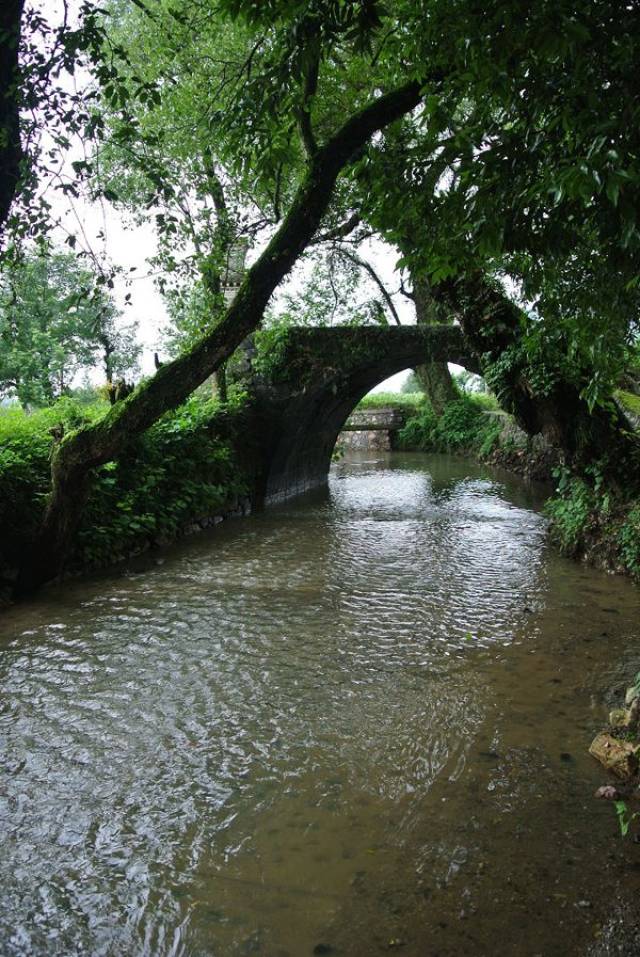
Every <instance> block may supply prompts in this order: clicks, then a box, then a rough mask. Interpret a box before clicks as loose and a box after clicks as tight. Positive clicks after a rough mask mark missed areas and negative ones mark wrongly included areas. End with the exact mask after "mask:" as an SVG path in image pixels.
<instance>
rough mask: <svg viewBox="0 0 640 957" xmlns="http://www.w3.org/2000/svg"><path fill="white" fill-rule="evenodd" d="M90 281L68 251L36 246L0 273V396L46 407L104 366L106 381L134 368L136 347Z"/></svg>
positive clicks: (102, 292)
mask: <svg viewBox="0 0 640 957" xmlns="http://www.w3.org/2000/svg"><path fill="white" fill-rule="evenodd" d="M95 279H96V277H95V276H94V275H93V274H92V273H91V271H90V270H89V269H87V268H85V267H82V266H81V265H80V264H79V262H78V259H77V257H76V256H75V255H74V254H72V253H70V252H59V251H50V250H48V249H46V248H43V247H41V248H40V249H39V250H37V251H35V252H34V253H32V254H31V255H27V256H25V255H24V254H23V255H22V256H20V257H19V258H18V259H17V260H14V261H11V260H9V259H6V260H5V262H4V264H3V269H2V271H1V272H0V396H9V397H11V396H15V397H17V398H18V399H19V401H20V402H21V404H22V405H23V406H26V407H29V406H42V405H50V404H51V403H52V402H54V401H55V400H56V399H57V398H59V397H60V396H61V395H64V394H65V393H67V392H69V391H70V389H71V388H72V385H73V382H74V378H75V377H76V375H77V374H78V373H79V372H81V371H83V370H85V371H86V370H88V369H91V368H94V367H95V366H96V365H97V364H98V363H99V362H100V363H104V368H105V373H106V377H107V380H108V381H109V380H112V379H113V376H114V375H121V376H123V375H126V374H127V373H130V372H131V371H132V370H133V369H134V368H135V366H136V362H137V357H138V355H139V352H140V347H139V346H138V345H137V344H136V342H135V335H134V330H133V329H132V328H131V327H119V325H118V323H117V321H116V319H117V310H116V307H115V304H114V303H113V301H112V300H111V299H110V297H109V296H108V294H107V293H106V291H105V290H104V289H103V288H102V287H100V286H98V285H96V282H95Z"/></svg>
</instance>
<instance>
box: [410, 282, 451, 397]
mask: <svg viewBox="0 0 640 957" xmlns="http://www.w3.org/2000/svg"><path fill="white" fill-rule="evenodd" d="M412 285H413V301H414V304H415V308H416V322H417V324H418V325H419V326H422V325H433V324H434V323H441V322H443V321H446V316H444V315H443V310H442V308H440V307H439V304H438V302H437V300H436V299H435V298H434V297H433V295H432V293H431V289H430V287H429V283H428V282H427V280H426V279H423V278H421V277H418V278H414V279H413V280H412ZM414 371H415V374H416V377H417V379H418V382H419V383H420V385H421V386H422V391H423V392H424V393H425V395H426V396H427V397H428V399H429V402H430V403H431V406H432V408H433V411H434V412H435V413H436V415H438V416H440V415H442V413H443V412H444V410H445V408H446V406H447V405H448V404H449V403H450V402H455V400H456V399H458V398H459V397H460V396H459V394H458V390H457V389H456V386H455V383H454V381H453V379H452V377H451V373H450V372H449V366H448V365H447V363H446V362H425V364H424V365H421V366H416V368H415V370H414Z"/></svg>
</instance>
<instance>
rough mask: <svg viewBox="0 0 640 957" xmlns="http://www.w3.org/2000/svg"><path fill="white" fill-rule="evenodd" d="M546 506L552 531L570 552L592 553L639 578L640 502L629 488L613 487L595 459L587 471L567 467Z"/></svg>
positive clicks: (610, 565)
mask: <svg viewBox="0 0 640 957" xmlns="http://www.w3.org/2000/svg"><path fill="white" fill-rule="evenodd" d="M557 478H558V484H557V488H556V491H555V494H554V495H553V497H552V498H550V499H549V500H548V501H547V503H546V505H545V511H546V513H547V515H548V516H549V517H550V519H551V534H552V537H553V538H554V540H555V541H556V543H557V544H558V545H559V546H560V549H561V550H562V551H563V552H564V553H565V554H566V555H570V556H576V555H581V554H587V555H589V557H590V558H591V559H596V560H597V561H598V562H599V563H600V564H602V565H604V566H605V567H607V568H615V569H617V570H620V571H624V572H626V573H627V574H629V575H632V576H634V577H640V505H639V504H638V499H637V496H634V495H633V494H632V491H630V490H620V489H616V490H612V489H611V488H610V487H608V486H607V485H606V483H605V481H604V480H603V478H602V474H601V472H600V470H599V468H598V465H597V464H595V465H594V466H592V467H591V468H590V469H589V470H588V471H587V474H586V475H584V476H575V475H571V473H570V472H569V471H568V470H567V469H565V470H562V471H561V472H559V473H557Z"/></svg>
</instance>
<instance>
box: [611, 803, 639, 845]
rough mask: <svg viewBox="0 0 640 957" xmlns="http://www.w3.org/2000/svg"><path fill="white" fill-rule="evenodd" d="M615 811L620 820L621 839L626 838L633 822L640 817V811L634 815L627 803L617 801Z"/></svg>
mask: <svg viewBox="0 0 640 957" xmlns="http://www.w3.org/2000/svg"><path fill="white" fill-rule="evenodd" d="M615 809H616V816H617V818H618V826H619V828H620V837H626V836H627V834H628V833H629V828H630V827H631V824H632V823H633V821H634V820H635V819H636V818H637V817H640V811H635V812H634V813H633V814H630V813H629V808H628V807H627V804H626V802H625V801H616V802H615Z"/></svg>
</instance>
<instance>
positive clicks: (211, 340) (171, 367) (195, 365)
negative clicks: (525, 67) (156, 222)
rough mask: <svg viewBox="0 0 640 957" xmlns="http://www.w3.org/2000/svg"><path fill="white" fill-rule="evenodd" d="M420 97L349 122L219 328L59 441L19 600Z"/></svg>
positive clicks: (262, 304) (381, 102)
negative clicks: (102, 478) (366, 155)
mask: <svg viewBox="0 0 640 957" xmlns="http://www.w3.org/2000/svg"><path fill="white" fill-rule="evenodd" d="M420 97H421V84H419V83H417V82H416V81H411V82H409V83H406V84H405V85H404V86H401V87H399V88H398V89H396V90H394V91H392V92H390V93H387V94H385V95H384V96H380V97H378V98H377V99H376V100H374V101H373V102H371V103H370V104H369V105H368V106H366V107H365V108H364V109H362V110H360V111H359V112H358V113H356V114H355V115H353V116H352V117H350V118H349V119H348V120H347V122H346V123H344V124H343V126H342V127H340V129H339V130H338V131H337V132H336V133H335V135H334V136H333V137H332V138H331V139H330V140H329V141H328V142H327V143H326V145H325V146H323V147H321V148H320V149H318V151H317V153H316V155H315V156H314V158H313V160H312V161H311V162H310V163H309V166H308V170H307V174H306V176H305V178H304V180H303V181H302V183H301V184H300V186H299V187H298V190H297V192H296V195H295V197H294V199H293V202H292V204H291V207H290V209H289V211H288V213H287V215H286V216H285V218H284V220H283V221H282V223H281V225H280V228H279V229H278V231H277V232H276V233H275V235H274V236H273V238H272V239H271V242H270V243H269V245H268V246H267V248H266V249H265V250H264V252H263V253H262V255H261V256H260V257H259V258H258V260H257V261H256V262H255V263H254V265H253V266H252V267H251V269H249V270H248V271H247V273H246V275H245V278H244V280H243V282H242V285H241V286H240V289H239V290H238V292H237V294H236V296H235V298H234V299H233V301H232V302H231V304H230V305H229V307H228V308H227V310H226V313H225V314H224V315H223V317H222V319H221V321H220V322H219V323H218V324H216V325H215V326H214V328H213V329H211V330H210V331H209V332H208V333H207V334H206V335H205V336H204V337H203V338H202V339H201V340H200V341H199V342H198V343H197V344H196V345H195V346H194V347H193V348H192V349H191V350H189V351H188V352H185V353H183V354H182V355H180V356H178V358H177V359H174V360H173V361H172V362H168V363H166V365H163V366H162V367H161V368H160V369H158V371H157V372H156V374H155V375H154V376H153V377H152V378H151V379H149V380H148V381H147V382H145V383H143V384H142V385H140V386H138V388H137V389H136V390H135V391H134V392H133V393H132V395H131V396H129V398H128V399H127V400H126V401H124V402H119V403H117V405H115V406H114V407H113V408H112V410H111V411H110V412H109V413H107V415H105V417H104V418H103V419H101V420H100V421H98V422H96V423H94V424H92V425H90V426H87V427H85V428H84V429H81V430H79V431H77V432H73V433H71V434H69V435H68V436H66V437H65V439H63V441H62V442H61V443H60V445H59V446H58V447H57V449H56V451H55V452H54V455H53V458H52V469H51V472H52V491H51V495H50V498H49V501H48V504H47V509H46V512H45V516H44V520H43V524H42V526H41V529H40V532H39V534H38V535H37V537H36V541H35V542H34V544H33V546H32V549H31V550H30V551H31V553H30V555H28V556H27V557H26V560H25V563H24V565H23V567H22V569H21V571H20V575H19V578H18V583H17V586H16V591H17V593H18V594H20V593H25V592H28V591H32V590H33V589H34V588H35V587H37V586H38V585H40V584H41V583H42V582H44V581H47V580H49V579H50V578H53V577H55V576H56V575H57V574H58V572H59V570H60V568H61V566H62V563H63V561H64V558H65V555H66V553H67V552H68V550H69V548H70V545H71V543H72V542H73V540H74V538H75V534H76V531H77V528H78V524H79V521H80V517H81V515H82V510H83V507H84V503H85V502H86V499H87V496H88V493H89V487H90V474H91V470H92V469H93V468H95V467H96V466H99V465H102V464H103V463H105V462H109V461H111V460H112V459H114V458H117V457H118V456H119V455H120V454H121V453H122V452H123V451H124V450H125V449H126V448H127V446H128V445H129V444H130V443H131V441H132V440H133V439H134V438H135V437H136V436H137V435H139V434H140V433H141V432H143V431H144V430H145V429H147V428H149V426H150V425H152V424H153V423H154V422H156V421H157V419H159V418H160V416H161V415H163V414H164V413H165V412H166V411H168V410H169V409H172V408H175V407H176V406H178V405H180V403H181V402H184V401H185V399H186V398H187V397H188V396H189V395H190V394H191V393H192V392H193V390H194V389H195V388H197V386H199V385H200V384H201V383H202V382H204V380H205V379H206V378H207V377H208V376H210V375H211V374H212V373H213V372H214V371H215V370H216V369H218V368H219V367H220V365H221V364H222V363H223V362H224V361H225V360H226V359H228V358H229V356H230V355H231V354H232V353H233V352H234V351H235V350H236V349H237V348H238V346H239V345H240V343H241V342H242V341H243V339H244V338H245V337H246V336H247V335H248V334H249V333H250V332H253V330H254V329H255V328H256V327H257V326H258V325H259V324H260V321H261V319H262V316H263V314H264V310H265V308H266V306H267V303H268V301H269V299H270V297H271V295H272V293H273V291H274V290H275V289H276V287H277V286H278V285H279V283H280V282H281V280H282V279H283V278H284V276H286V275H287V273H288V272H289V270H290V269H291V268H292V266H293V265H294V263H295V262H296V261H297V259H298V257H299V256H300V255H301V253H302V252H303V251H304V249H305V247H306V246H307V245H308V243H309V241H310V240H311V238H312V237H313V234H314V233H315V231H316V230H317V228H318V226H319V225H320V223H321V221H322V217H323V216H324V214H325V212H326V209H327V206H328V204H329V201H330V199H331V195H332V192H333V188H334V186H335V183H336V180H337V178H338V176H339V175H340V173H341V172H342V170H343V169H344V167H345V166H346V165H347V164H348V163H349V161H350V159H351V157H352V156H353V155H354V153H355V152H356V151H357V150H358V148H359V147H360V146H362V144H363V143H365V142H366V141H367V140H368V139H369V137H370V136H371V135H372V134H373V133H375V132H376V131H377V130H380V129H382V128H383V127H385V126H386V125H388V124H389V123H391V122H393V121H394V120H396V119H398V118H399V117H400V116H402V115H404V114H405V113H407V112H408V111H410V110H412V109H414V107H416V106H417V105H418V103H419V102H420Z"/></svg>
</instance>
